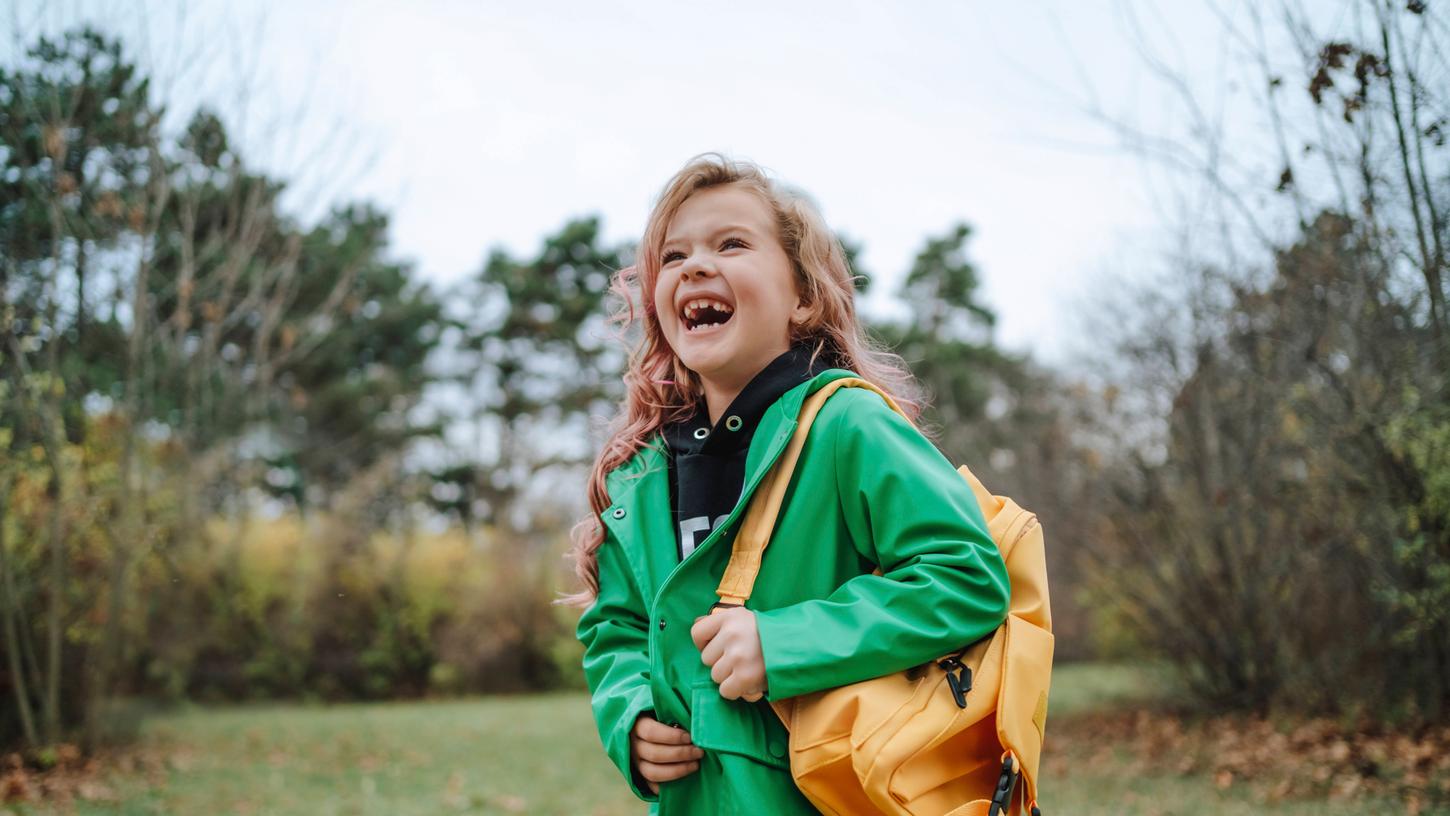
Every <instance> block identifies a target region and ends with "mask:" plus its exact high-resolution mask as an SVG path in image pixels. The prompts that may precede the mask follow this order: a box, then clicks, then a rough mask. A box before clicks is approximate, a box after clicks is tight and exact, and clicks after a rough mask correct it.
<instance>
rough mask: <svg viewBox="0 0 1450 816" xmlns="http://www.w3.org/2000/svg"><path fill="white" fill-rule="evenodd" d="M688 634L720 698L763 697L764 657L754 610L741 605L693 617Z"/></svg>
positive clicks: (749, 699)
mask: <svg viewBox="0 0 1450 816" xmlns="http://www.w3.org/2000/svg"><path fill="white" fill-rule="evenodd" d="M690 637H691V638H693V639H694V641H695V648H697V649H699V650H700V660H701V661H703V662H704V664H705V665H706V666H709V667H710V679H712V680H714V681H715V683H716V684H717V685H719V686H720V696H721V697H724V698H725V699H727V700H739V699H743V700H746V701H748V702H752V703H753V702H755V701H756V700H759V699H760V698H761V697H763V696H765V690H766V689H765V656H764V654H762V652H761V649H760V633H759V632H757V631H756V629H755V613H754V612H751V611H750V610H749V609H746V608H745V607H743V606H737V607H731V608H727V609H720V610H717V611H716V612H714V613H713V614H710V615H706V616H704V617H702V618H698V619H696V620H695V625H694V626H692V627H690Z"/></svg>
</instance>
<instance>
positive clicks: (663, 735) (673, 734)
mask: <svg viewBox="0 0 1450 816" xmlns="http://www.w3.org/2000/svg"><path fill="white" fill-rule="evenodd" d="M634 733H635V735H636V736H638V737H639V738H640V739H642V740H644V741H646V742H658V743H661V744H664V745H687V744H689V742H690V732H688V731H686V730H685V729H683V728H676V727H674V726H672V725H665V724H664V723H662V722H660V721H659V720H653V719H646V718H644V717H640V718H639V719H638V720H635V723H634Z"/></svg>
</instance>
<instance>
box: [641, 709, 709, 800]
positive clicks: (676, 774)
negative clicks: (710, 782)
mask: <svg viewBox="0 0 1450 816" xmlns="http://www.w3.org/2000/svg"><path fill="white" fill-rule="evenodd" d="M704 755H705V752H704V751H702V750H700V749H699V748H697V747H695V745H694V744H693V743H691V742H690V733H689V732H688V731H686V730H684V729H683V728H675V727H673V726H669V725H665V724H664V723H662V722H660V721H659V720H656V719H655V718H654V717H651V716H650V715H648V714H641V715H639V718H638V719H636V720H635V721H634V728H633V729H631V730H630V732H629V760H630V762H631V763H632V764H633V765H634V767H635V770H637V771H639V775H640V776H642V777H644V780H645V782H647V783H648V784H649V789H650V791H651V792H653V793H659V792H660V785H659V783H661V782H672V781H674V780H676V779H679V778H680V777H682V776H687V775H689V774H692V773H694V772H695V771H697V770H699V769H700V757H702V756H704Z"/></svg>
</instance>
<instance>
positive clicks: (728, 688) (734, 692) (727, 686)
mask: <svg viewBox="0 0 1450 816" xmlns="http://www.w3.org/2000/svg"><path fill="white" fill-rule="evenodd" d="M743 692H744V689H743V688H741V682H740V680H739V679H738V678H736V677H735V675H733V674H732V675H730V676H729V677H726V678H725V680H724V682H722V683H721V684H720V696H721V697H724V698H725V699H727V700H738V699H740V695H741V694H742V693H743Z"/></svg>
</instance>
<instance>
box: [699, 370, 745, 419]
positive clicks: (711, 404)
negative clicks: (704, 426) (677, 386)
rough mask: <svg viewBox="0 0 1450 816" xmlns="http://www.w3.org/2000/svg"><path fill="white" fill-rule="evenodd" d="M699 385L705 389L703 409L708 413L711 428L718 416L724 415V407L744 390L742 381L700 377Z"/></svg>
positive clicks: (727, 406) (728, 405)
mask: <svg viewBox="0 0 1450 816" xmlns="http://www.w3.org/2000/svg"><path fill="white" fill-rule="evenodd" d="M700 385H701V386H702V387H703V388H704V390H705V410H706V411H707V412H708V413H709V415H710V427H712V428H713V427H714V426H715V423H717V422H719V421H720V417H721V416H722V415H724V413H725V409H726V408H729V407H730V403H732V402H734V401H735V398H736V397H738V396H740V392H741V391H744V390H745V383H743V382H736V383H720V382H716V381H714V380H709V379H706V378H704V377H701V378H700Z"/></svg>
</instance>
